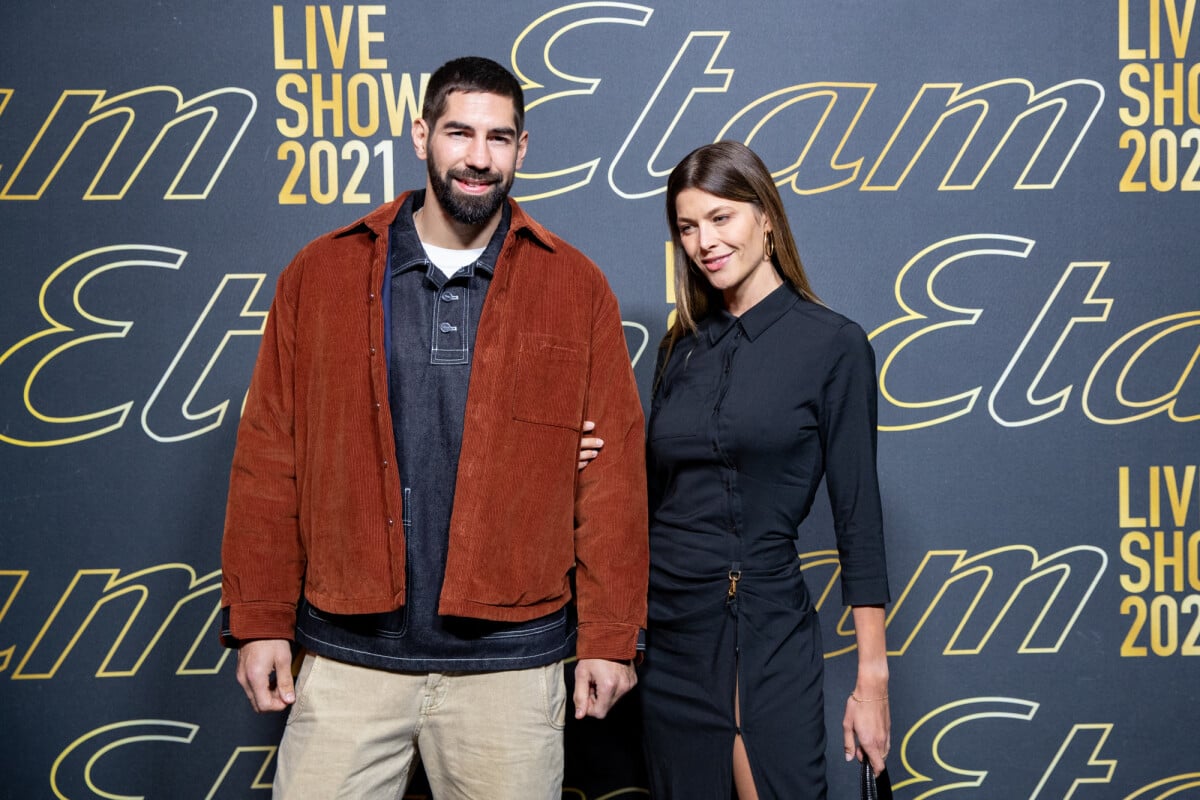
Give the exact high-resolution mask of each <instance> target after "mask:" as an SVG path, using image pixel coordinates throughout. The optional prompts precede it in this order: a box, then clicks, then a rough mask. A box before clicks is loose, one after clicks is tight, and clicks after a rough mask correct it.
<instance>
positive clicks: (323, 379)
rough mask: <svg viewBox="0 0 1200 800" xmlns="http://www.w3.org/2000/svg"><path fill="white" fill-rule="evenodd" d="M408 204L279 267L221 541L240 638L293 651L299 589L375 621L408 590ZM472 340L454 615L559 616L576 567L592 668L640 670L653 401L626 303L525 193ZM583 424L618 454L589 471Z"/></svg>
mask: <svg viewBox="0 0 1200 800" xmlns="http://www.w3.org/2000/svg"><path fill="white" fill-rule="evenodd" d="M403 199H404V198H403V197H400V198H397V199H396V200H395V201H393V202H391V203H388V204H386V205H384V206H381V207H380V208H378V209H376V210H375V211H373V212H372V213H370V214H369V215H367V216H366V217H364V218H363V219H361V220H359V221H357V222H355V223H353V224H352V225H349V226H347V227H345V228H342V229H340V230H338V231H334V232H333V233H330V234H327V235H325V236H322V237H320V238H318V239H316V240H315V241H313V242H311V243H310V244H308V245H307V246H306V247H305V248H304V249H303V250H301V251H300V253H299V254H297V256H296V258H295V259H294V260H293V261H292V263H291V264H290V265H289V266H288V267H287V269H285V270H284V272H283V274H282V275H281V276H280V278H279V282H278V284H277V286H276V294H275V299H274V302H273V303H272V305H271V312H270V316H269V318H268V321H267V326H266V330H265V333H264V336H263V341H262V345H261V348H260V350H259V355H258V361H257V363H256V365H255V368H254V376H253V378H252V380H251V383H250V391H249V394H248V395H247V398H246V407H245V411H244V413H243V416H242V421H241V426H240V428H239V429H238V438H237V449H236V451H235V453H234V457H233V468H232V472H231V477H230V486H229V504H228V508H227V512H226V520H225V538H224V543H223V546H222V567H223V570H224V578H223V583H222V605H223V606H226V607H228V611H229V631H228V632H229V634H230V635H231V636H232V639H233V640H236V641H245V640H249V639H264V638H271V639H277V638H278V639H290V638H292V637H293V635H294V627H295V610H296V603H297V601H298V599H299V597H300V594H301V591H303V592H304V593H305V596H306V597H307V598H308V599H309V600H310V601H311V602H312V603H313V604H314V605H315V606H317V607H318V608H320V609H322V610H324V611H328V612H332V613H337V614H365V613H378V612H384V611H390V610H393V609H395V608H398V607H400V606H401V605H402V604H403V603H404V597H405V585H404V576H405V541H404V527H403V525H402V524H401V520H402V519H403V515H404V512H403V509H402V508H401V489H400V481H399V471H398V470H397V468H396V464H395V463H394V462H395V457H396V449H395V444H394V441H393V434H392V421H391V415H390V413H389V407H388V365H387V358H386V354H385V352H384V351H385V338H384V309H383V301H384V297H383V292H382V291H381V290H382V288H383V286H384V280H385V269H386V267H387V264H386V261H387V249H388V226H389V225H390V224H391V222H392V221H393V219H394V218H395V216H396V212H397V210H398V209H399V207H400V204H401V202H403ZM509 202H510V203H511V204H512V212H513V213H512V224H511V227H510V229H509V232H508V235H507V237H506V238H505V240H504V246H503V248H502V250H501V253H500V258H499V260H498V262H497V264H496V269H495V273H494V276H493V278H492V284H491V286H490V288H489V290H488V296H487V300H486V301H485V304H484V308H483V315H482V317H481V319H480V321H479V329H478V331H477V335H476V341H475V351H474V357H473V364H472V367H471V379H470V386H469V389H468V393H467V407H466V419H465V421H464V426H463V441H462V452H461V455H460V458H459V465H458V479H457V484H456V487H455V500H454V509H453V514H452V517H451V521H450V548H449V556H448V559H447V561H448V563H447V564H446V574H445V582H444V585H443V588H442V595H441V598H440V606H439V608H440V613H442V614H447V615H454V616H463V617H475V618H481V619H490V620H498V621H510V622H517V621H524V620H529V619H534V618H536V617H539V616H542V615H545V614H549V613H550V612H552V611H554V610H556V609H558V608H560V607H561V606H562V605H564V604H565V603H566V602H568V600H569V599H570V586H569V579H568V575H569V572H570V570H571V569H572V568H573V567H574V568H575V570H576V592H577V598H576V604H577V610H578V614H579V638H578V647H577V652H578V655H579V657H580V658H610V659H627V658H631V657H632V656H633V655H634V650H635V643H636V640H637V634H638V629H639V628H640V627H641V626H642V625H644V624H645V614H646V599H645V598H646V574H647V534H646V498H645V493H646V489H645V486H646V481H645V466H644V463H645V462H644V460H643V459H644V456H643V428H642V425H643V421H642V410H641V404H640V402H639V401H638V396H637V387H636V384H635V382H634V377H633V370H632V368H631V367H630V363H629V351H628V349H627V346H626V343H625V337H624V334H623V331H622V327H621V318H620V313H619V311H618V308H617V302H616V298H615V297H614V296H613V294H612V291H611V290H610V289H609V287H608V284H607V282H606V281H605V279H604V277H603V275H602V274H601V272H600V271H599V269H597V268H596V266H595V265H594V264H592V263H591V262H590V261H589V260H588V259H587V258H586V257H584V256H583V255H582V254H581V253H579V252H578V251H577V250H575V249H574V248H572V247H571V246H570V245H568V244H567V243H565V242H564V241H562V240H561V239H559V238H558V237H556V236H554V235H553V234H551V233H550V232H549V231H547V230H546V229H545V228H543V227H542V226H540V225H539V224H538V223H536V222H535V221H534V220H533V219H532V218H530V217H529V216H528V215H527V214H525V212H524V211H523V210H522V209H521V208H520V207H519V206H518V205H517V204H516V203H515V202H513V201H511V200H510V201H509ZM584 419H592V420H595V421H596V423H597V430H598V431H599V432H601V433H602V435H603V436H604V439H605V446H604V455H603V457H602V458H600V459H598V460H596V461H595V462H593V463H592V464H591V465H590V466H588V468H587V469H586V470H584V471H583V472H582V473H577V471H576V469H575V463H576V460H577V454H578V449H579V431H580V426H581V424H582V421H583V420H584Z"/></svg>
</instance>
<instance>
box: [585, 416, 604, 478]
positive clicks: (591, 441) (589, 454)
mask: <svg viewBox="0 0 1200 800" xmlns="http://www.w3.org/2000/svg"><path fill="white" fill-rule="evenodd" d="M594 430H596V423H594V422H592V421H591V420H586V421H585V422H584V423H583V436H582V437H580V439H579V469H583V468H584V467H586V466H587V465H588V462H589V461H591V460H592V459H593V458H595V457H596V456H598V455H600V448H601V447H604V440H603V439H597V438H596V437H594V436H588V435H587V434H589V433H591V432H592V431H594Z"/></svg>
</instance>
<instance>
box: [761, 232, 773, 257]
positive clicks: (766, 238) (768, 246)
mask: <svg viewBox="0 0 1200 800" xmlns="http://www.w3.org/2000/svg"><path fill="white" fill-rule="evenodd" d="M763 252H764V253H766V254H767V258H772V257H773V256H774V255H775V237H774V236H772V235H771V232H770V231H763Z"/></svg>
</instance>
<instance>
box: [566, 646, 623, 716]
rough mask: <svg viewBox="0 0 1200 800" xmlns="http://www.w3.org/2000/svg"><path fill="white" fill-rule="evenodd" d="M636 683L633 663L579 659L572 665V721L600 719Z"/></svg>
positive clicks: (601, 659)
mask: <svg viewBox="0 0 1200 800" xmlns="http://www.w3.org/2000/svg"><path fill="white" fill-rule="evenodd" d="M636 684H637V672H635V671H634V669H633V664H624V663H621V662H618V661H608V660H606V659H603V658H582V659H580V660H579V662H578V663H576V665H575V719H583V718H584V717H595V718H596V719H604V717H605V716H606V715H607V714H608V712H609V710H610V709H611V708H612V707H613V704H615V703H616V702H617V700H619V699H620V698H621V695H623V694H625V693H626V692H628V691H629V690H630V689H632V688H633V687H634V686H635V685H636Z"/></svg>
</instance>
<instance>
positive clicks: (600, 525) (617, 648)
mask: <svg viewBox="0 0 1200 800" xmlns="http://www.w3.org/2000/svg"><path fill="white" fill-rule="evenodd" d="M584 416H585V418H586V419H590V420H593V421H595V423H596V431H597V434H598V435H599V436H600V437H602V438H603V439H604V450H603V453H602V455H601V456H600V457H599V458H597V459H596V460H595V461H593V462H592V463H591V464H589V465H588V467H587V468H586V469H584V470H583V471H582V472H581V473H580V475H579V484H578V487H577V490H576V499H575V564H576V567H575V590H576V608H577V610H578V614H579V639H578V643H577V647H576V652H577V654H578V656H579V658H607V659H612V660H626V659H631V658H633V657H634V656H635V655H636V650H637V641H638V634H639V631H640V630H641V628H642V627H644V626H645V623H646V584H647V577H648V571H649V564H648V558H649V543H648V535H647V522H646V519H647V513H646V462H645V446H644V431H643V416H642V405H641V401H640V400H639V399H638V393H637V383H636V381H635V379H634V375H633V367H632V365H631V364H630V363H629V348H628V346H627V345H626V343H625V333H624V330H623V328H622V327H621V314H620V310H619V309H618V307H617V300H616V298H615V297H614V296H613V294H612V291H611V290H610V289H609V288H608V286H607V285H606V284H604V285H602V286H601V287H600V289H599V290H598V291H597V293H596V298H595V301H594V302H593V322H592V339H591V354H590V363H589V372H588V386H587V395H586V400H585V412H584Z"/></svg>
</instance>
